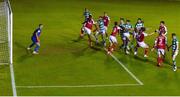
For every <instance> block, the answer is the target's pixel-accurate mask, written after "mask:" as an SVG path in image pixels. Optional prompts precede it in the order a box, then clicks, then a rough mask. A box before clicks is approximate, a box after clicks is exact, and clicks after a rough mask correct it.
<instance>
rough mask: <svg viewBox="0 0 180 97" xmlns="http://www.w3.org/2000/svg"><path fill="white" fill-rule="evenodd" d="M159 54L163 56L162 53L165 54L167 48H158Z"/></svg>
mask: <svg viewBox="0 0 180 97" xmlns="http://www.w3.org/2000/svg"><path fill="white" fill-rule="evenodd" d="M157 53H158V56H159V57H161V55H163V56H164V55H165V50H164V49H158V50H157Z"/></svg>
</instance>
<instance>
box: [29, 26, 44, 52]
mask: <svg viewBox="0 0 180 97" xmlns="http://www.w3.org/2000/svg"><path fill="white" fill-rule="evenodd" d="M42 28H43V24H39V27H38V28H37V29H36V30H35V31H34V33H33V35H32V37H31V40H32V44H31V45H30V46H29V47H28V48H27V50H30V49H31V48H32V47H33V46H34V45H36V47H35V49H34V51H33V54H39V53H38V51H39V48H40V38H39V37H40V35H41V32H42Z"/></svg>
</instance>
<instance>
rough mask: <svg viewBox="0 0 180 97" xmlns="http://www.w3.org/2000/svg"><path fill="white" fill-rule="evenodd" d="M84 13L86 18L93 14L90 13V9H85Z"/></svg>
mask: <svg viewBox="0 0 180 97" xmlns="http://www.w3.org/2000/svg"><path fill="white" fill-rule="evenodd" d="M83 15H84V17H85V19H88V18H89V16H90V15H91V13H90V12H89V11H85V12H84V13H83Z"/></svg>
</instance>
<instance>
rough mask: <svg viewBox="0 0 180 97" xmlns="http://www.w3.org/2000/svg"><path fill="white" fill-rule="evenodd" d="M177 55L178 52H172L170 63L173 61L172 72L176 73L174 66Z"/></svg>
mask: <svg viewBox="0 0 180 97" xmlns="http://www.w3.org/2000/svg"><path fill="white" fill-rule="evenodd" d="M177 55H178V50H176V51H174V52H173V54H172V61H173V70H174V71H176V70H177V66H176V56H177Z"/></svg>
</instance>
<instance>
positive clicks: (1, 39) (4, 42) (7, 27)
mask: <svg viewBox="0 0 180 97" xmlns="http://www.w3.org/2000/svg"><path fill="white" fill-rule="evenodd" d="M12 49H13V48H12V10H11V7H10V4H9V0H4V1H2V2H0V65H4V64H12V62H13V61H12V60H13V59H12Z"/></svg>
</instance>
